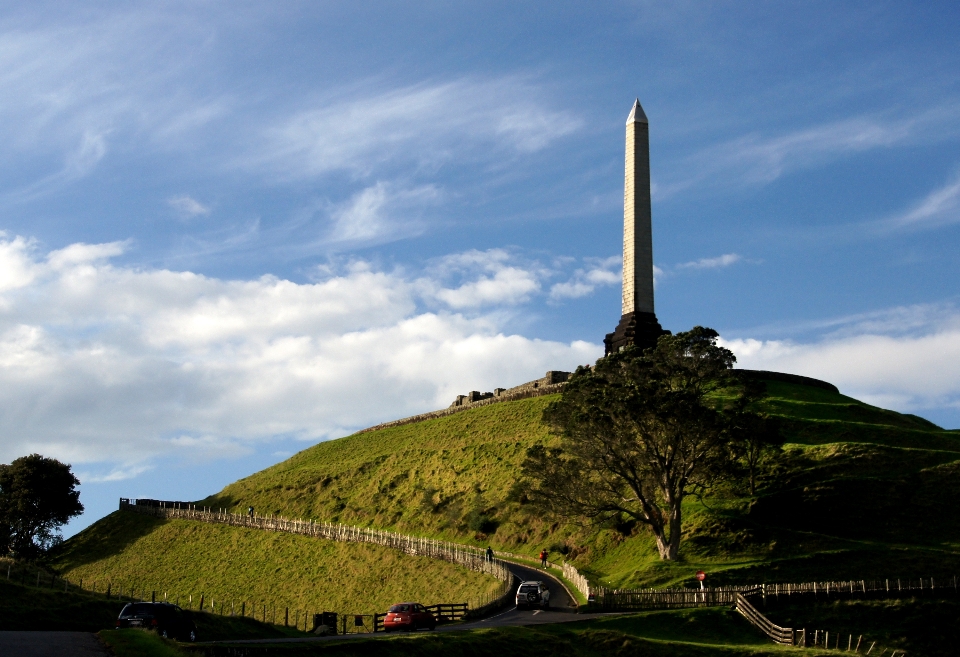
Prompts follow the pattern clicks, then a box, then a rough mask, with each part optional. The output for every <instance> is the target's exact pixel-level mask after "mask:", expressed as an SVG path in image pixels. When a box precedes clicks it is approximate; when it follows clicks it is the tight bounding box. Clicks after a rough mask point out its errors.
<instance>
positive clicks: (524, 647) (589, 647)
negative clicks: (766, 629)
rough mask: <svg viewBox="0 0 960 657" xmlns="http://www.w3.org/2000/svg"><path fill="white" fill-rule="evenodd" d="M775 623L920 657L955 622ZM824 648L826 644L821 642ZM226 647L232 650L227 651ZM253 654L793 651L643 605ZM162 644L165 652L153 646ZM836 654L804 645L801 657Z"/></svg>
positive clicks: (782, 619)
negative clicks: (575, 617) (578, 617)
mask: <svg viewBox="0 0 960 657" xmlns="http://www.w3.org/2000/svg"><path fill="white" fill-rule="evenodd" d="M765 611H766V613H767V614H769V615H770V617H771V618H772V619H773V620H774V621H775V622H777V623H780V624H781V625H784V626H790V627H794V628H801V627H807V628H809V629H811V630H812V629H813V628H817V629H820V630H824V629H828V630H829V631H830V632H831V636H840V635H842V641H841V643H842V645H841V646H840V649H841V650H845V649H846V647H847V643H846V642H847V637H848V636H849V635H853V637H854V639H853V643H854V645H855V642H856V638H857V637H859V636H861V635H862V636H863V637H864V643H863V644H862V645H861V649H860V652H861V653H865V652H866V651H867V649H868V648H869V646H870V644H871V643H872V642H874V641H875V642H877V649H876V650H874V653H877V652H879V651H880V650H881V649H883V650H885V651H886V652H889V650H890V649H892V648H897V649H901V650H906V651H907V653H908V654H912V655H924V656H925V657H946V656H947V655H953V654H955V652H956V651H955V645H954V638H955V636H956V632H957V630H958V629H960V628H958V624H960V621H958V618H960V603H958V601H957V600H956V599H949V598H947V599H903V600H895V601H880V600H845V601H830V602H820V603H810V602H809V601H808V602H805V603H801V604H794V605H791V604H784V605H779V604H778V603H773V602H771V604H770V605H769V606H768V608H767V609H766V610H765ZM100 636H101V637H102V638H103V639H104V640H105V642H107V643H108V644H109V645H110V646H111V648H112V649H113V650H114V653H115V655H117V657H127V656H128V655H147V656H149V657H152V656H153V655H157V656H158V657H174V656H175V655H226V654H232V653H230V651H231V650H235V649H237V648H241V646H243V647H245V648H247V649H250V648H251V647H252V646H249V644H247V645H244V644H231V643H229V642H226V643H222V644H220V645H216V646H204V645H191V644H173V643H172V642H165V641H164V640H163V639H160V638H159V637H156V635H153V634H149V633H144V632H138V631H136V630H124V631H118V632H101V633H100ZM831 645H834V642H833V640H831ZM231 646H233V647H232V648H231ZM254 649H255V650H256V651H257V652H256V654H258V655H263V656H264V657H270V656H273V655H277V656H283V657H299V656H304V657H306V656H313V655H320V654H323V655H333V656H337V657H367V656H368V655H385V656H387V657H393V656H400V655H404V656H408V655H409V656H413V657H435V656H447V655H451V654H456V655H466V656H468V657H486V656H496V657H515V656H516V657H527V656H528V655H531V654H537V655H576V656H581V655H583V656H586V655H598V656H602V657H606V656H607V655H609V656H614V655H617V656H621V655H643V656H645V657H647V656H650V657H668V656H669V657H741V656H742V657H761V656H771V657H773V656H777V655H785V654H796V652H797V649H796V648H791V647H786V646H777V645H775V644H773V643H772V642H770V641H769V640H768V639H767V638H766V637H764V636H763V635H762V634H761V633H760V632H759V631H758V630H756V629H755V628H754V627H753V626H751V625H749V624H748V623H747V622H746V621H745V620H744V619H743V618H741V617H740V616H739V615H738V614H736V613H735V612H733V611H731V610H729V609H726V608H717V607H712V608H705V609H682V610H673V611H651V612H643V613H639V614H629V615H622V616H612V617H605V618H599V619H591V620H584V621H577V622H572V623H563V624H556V625H539V626H528V627H506V628H492V629H484V630H464V631H455V632H431V633H416V634H412V635H404V636H394V637H389V638H378V639H351V640H347V641H336V640H328V641H322V642H311V643H292V644H291V643H286V644H277V643H267V644H257V646H256V647H255V648H254ZM164 650H165V652H163V651H164ZM835 653H836V650H835V649H831V650H829V651H827V650H823V649H812V648H809V649H806V650H804V651H803V654H804V655H809V656H810V657H817V656H823V655H828V654H835Z"/></svg>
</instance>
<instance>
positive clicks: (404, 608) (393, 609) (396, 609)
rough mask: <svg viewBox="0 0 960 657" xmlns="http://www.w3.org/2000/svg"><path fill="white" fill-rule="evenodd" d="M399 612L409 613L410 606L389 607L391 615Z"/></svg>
mask: <svg viewBox="0 0 960 657" xmlns="http://www.w3.org/2000/svg"><path fill="white" fill-rule="evenodd" d="M401 611H410V605H393V606H392V607H390V613H391V614H396V613H398V612H401Z"/></svg>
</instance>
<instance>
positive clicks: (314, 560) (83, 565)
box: [54, 511, 500, 622]
mask: <svg viewBox="0 0 960 657" xmlns="http://www.w3.org/2000/svg"><path fill="white" fill-rule="evenodd" d="M54 564H55V566H56V567H57V568H58V569H59V570H60V571H61V572H62V573H63V574H64V575H66V576H67V577H68V578H69V579H70V580H71V581H74V582H77V581H79V580H80V578H83V581H84V583H85V585H86V586H93V585H94V584H95V585H96V586H97V588H98V590H103V589H104V588H105V587H106V584H107V583H108V582H112V587H113V591H117V589H118V588H121V589H122V590H123V591H124V592H127V593H129V591H130V589H131V587H132V588H134V589H135V590H136V591H138V592H139V591H145V592H146V593H145V594H143V595H145V596H146V597H148V598H149V596H150V595H151V594H150V592H151V591H156V594H157V596H158V599H163V596H164V594H166V599H167V600H169V601H176V600H179V603H180V605H181V606H183V607H191V606H193V607H194V608H195V607H196V605H197V604H198V602H199V599H200V595H201V594H203V595H204V602H205V605H207V606H208V605H209V604H210V602H211V600H212V601H213V602H214V604H215V605H216V606H217V611H218V612H219V611H220V609H221V605H226V606H225V609H226V611H227V612H228V613H229V612H230V610H231V604H232V605H233V607H232V608H233V610H234V611H235V613H236V614H240V611H241V603H243V602H245V603H246V608H247V610H248V613H249V610H250V609H251V606H252V605H256V606H257V610H258V612H257V613H258V616H260V615H261V614H262V605H263V604H267V605H268V620H270V619H272V618H273V611H274V609H276V613H277V618H278V619H279V620H280V622H282V618H283V613H284V607H289V608H290V620H291V622H293V619H294V613H295V610H297V611H299V612H300V613H301V617H302V613H303V611H302V610H304V609H306V610H309V612H310V613H314V612H317V611H324V610H326V611H338V612H346V613H358V614H360V613H363V614H370V613H373V612H374V611H383V610H384V609H386V608H387V607H388V606H389V605H390V604H393V603H394V602H397V601H400V600H410V599H414V600H419V601H422V602H424V603H426V604H431V603H434V602H465V601H469V600H471V599H476V598H478V597H479V596H482V595H490V594H492V593H494V592H495V591H496V590H497V589H498V587H499V586H500V582H499V581H497V580H495V579H494V578H492V577H489V576H486V575H482V574H479V573H474V572H470V571H467V570H465V569H463V568H460V567H458V566H455V565H453V564H449V563H447V562H445V561H438V560H434V559H429V558H426V557H416V556H411V555H406V554H403V553H400V552H398V551H396V550H392V549H389V548H383V547H380V546H376V545H369V544H349V543H338V542H335V541H326V540H320V539H315V538H311V537H307V536H299V535H294V534H286V533H273V532H263V531H260V530H255V529H246V528H241V527H231V526H227V525H211V524H205V523H200V522H194V521H187V520H160V519H157V518H153V517H150V516H143V515H138V514H133V513H129V512H120V511H117V512H114V513H113V514H111V515H110V516H107V517H106V518H104V519H103V520H101V521H99V522H97V523H96V524H94V525H92V526H91V527H89V528H87V529H86V530H84V531H83V532H81V533H80V534H78V535H77V536H75V537H74V538H73V539H71V540H70V541H68V542H67V543H66V544H65V545H64V546H63V548H62V549H61V550H60V551H59V553H58V554H57V558H56V560H55V562H54ZM138 595H141V594H139V593H138ZM191 596H192V603H191V602H189V601H190V598H191ZM438 597H442V599H438Z"/></svg>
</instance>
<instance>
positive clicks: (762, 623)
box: [736, 593, 796, 646]
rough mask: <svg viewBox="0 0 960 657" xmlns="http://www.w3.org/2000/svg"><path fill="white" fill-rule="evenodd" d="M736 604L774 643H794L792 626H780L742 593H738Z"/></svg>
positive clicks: (742, 613) (787, 644)
mask: <svg viewBox="0 0 960 657" xmlns="http://www.w3.org/2000/svg"><path fill="white" fill-rule="evenodd" d="M736 605H737V611H738V612H740V615H741V616H743V617H744V618H746V619H747V620H748V621H750V622H751V623H752V624H753V625H754V626H756V627H757V628H759V629H760V631H761V632H763V633H764V634H766V635H767V636H768V637H770V638H771V639H772V640H773V642H774V643H779V644H780V645H783V646H792V645H794V643H796V642H795V640H794V631H793V628H790V627H780V626H779V625H777V624H776V623H774V622H773V621H771V620H770V619H769V618H767V617H766V616H764V615H763V614H761V613H760V612H759V611H757V608H756V607H754V606H753V605H752V604H750V602H749V601H748V600H747V599H746V597H744V596H743V595H742V594H740V593H737V594H736Z"/></svg>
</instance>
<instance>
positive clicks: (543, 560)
mask: <svg viewBox="0 0 960 657" xmlns="http://www.w3.org/2000/svg"><path fill="white" fill-rule="evenodd" d="M540 567H541V568H546V567H547V550H546V549H543V550H540Z"/></svg>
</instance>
